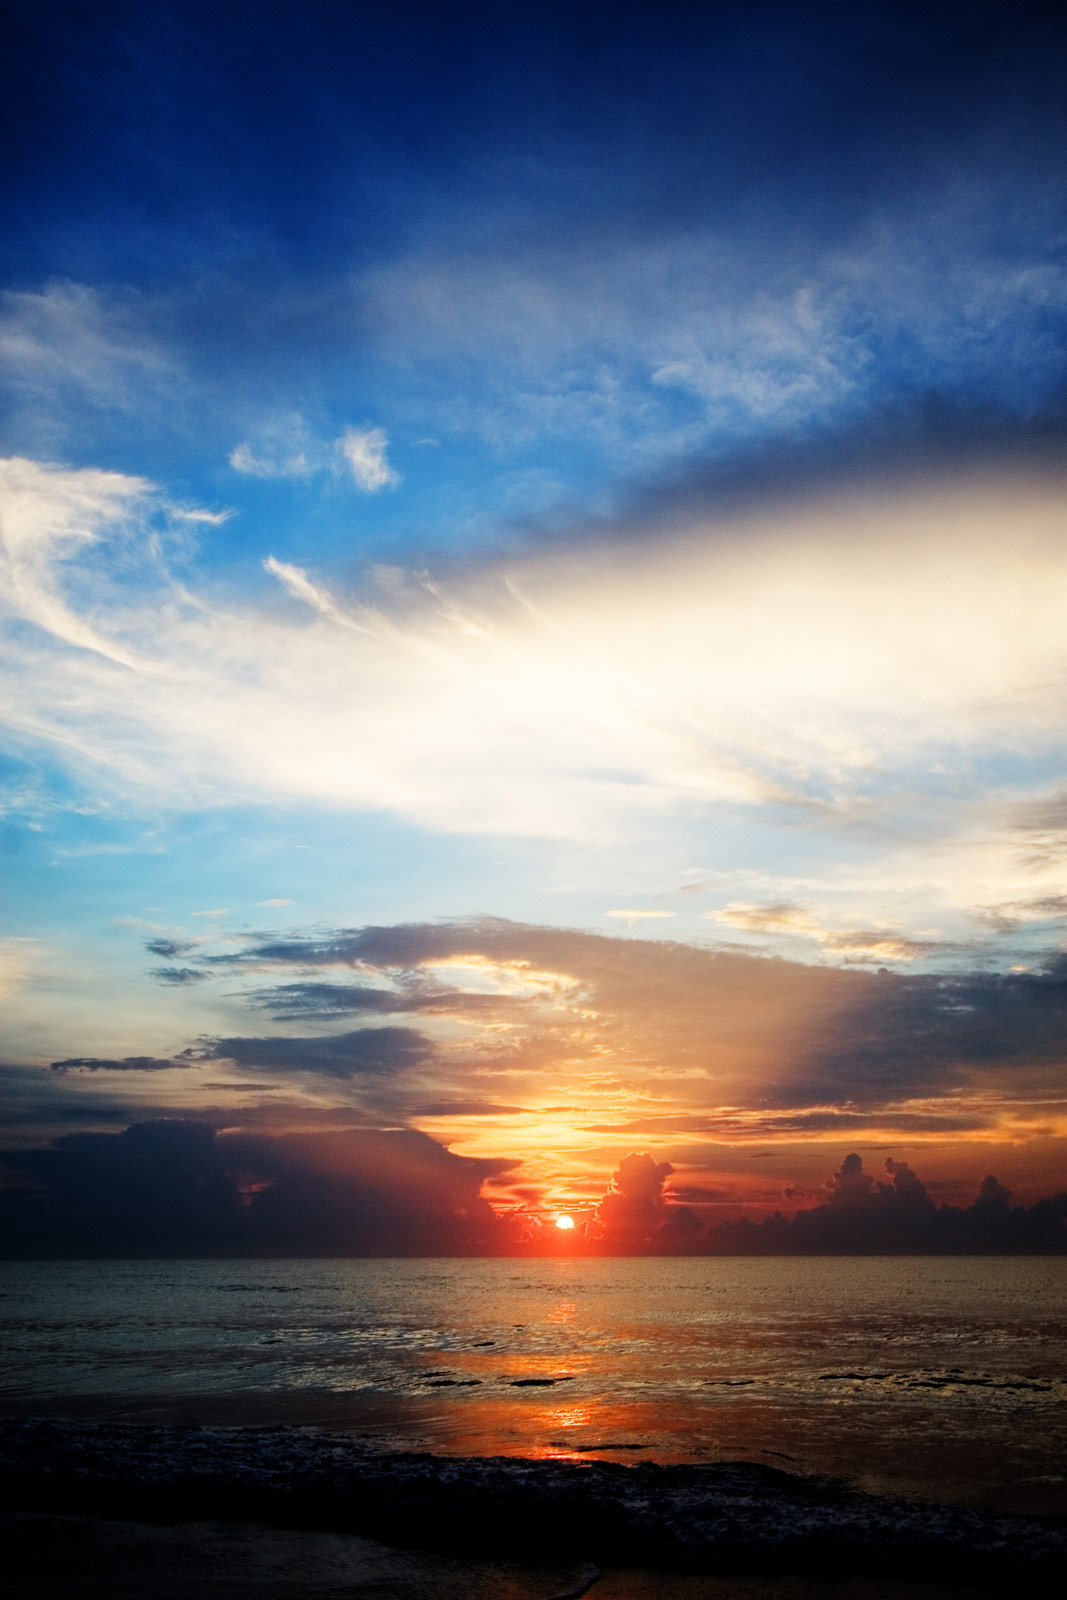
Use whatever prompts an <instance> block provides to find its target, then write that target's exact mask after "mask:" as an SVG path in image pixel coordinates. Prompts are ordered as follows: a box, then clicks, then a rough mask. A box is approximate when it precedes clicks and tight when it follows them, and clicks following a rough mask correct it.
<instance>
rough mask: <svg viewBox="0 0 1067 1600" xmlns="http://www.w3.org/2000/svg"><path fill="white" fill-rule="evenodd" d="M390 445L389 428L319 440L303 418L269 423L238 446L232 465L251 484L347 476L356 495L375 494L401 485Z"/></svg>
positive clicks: (351, 430) (353, 430) (232, 453)
mask: <svg viewBox="0 0 1067 1600" xmlns="http://www.w3.org/2000/svg"><path fill="white" fill-rule="evenodd" d="M388 445H389V440H388V438H387V436H386V433H385V429H384V428H366V429H359V428H346V429H345V430H344V432H343V433H341V434H340V435H339V436H338V437H337V438H336V439H334V440H332V441H329V442H327V441H324V440H321V439H317V438H315V437H314V435H313V434H312V433H311V430H310V429H309V427H308V425H307V423H306V422H305V421H304V418H303V417H301V416H300V415H299V414H294V415H292V416H287V417H282V418H278V419H276V420H274V421H271V422H268V423H265V424H264V425H263V427H262V428H261V429H260V430H259V432H258V434H257V435H256V437H255V438H254V440H251V441H249V440H243V441H242V442H241V443H240V444H237V445H235V446H234V448H233V449H232V450H231V451H230V455H229V462H230V466H231V467H232V468H233V470H234V471H235V472H240V473H243V474H244V475H245V476H247V477H251V478H311V477H313V476H314V475H315V474H316V473H321V472H333V473H342V472H343V473H344V475H345V476H346V477H349V478H351V480H352V482H353V483H354V484H355V485H356V487H357V489H362V490H363V492H364V493H365V494H376V493H377V492H378V491H379V490H380V489H391V488H394V487H395V486H396V485H397V484H398V483H399V482H400V476H399V474H398V473H396V472H394V470H393V468H392V467H391V466H390V465H389V462H388V460H387V458H386V450H387V449H388Z"/></svg>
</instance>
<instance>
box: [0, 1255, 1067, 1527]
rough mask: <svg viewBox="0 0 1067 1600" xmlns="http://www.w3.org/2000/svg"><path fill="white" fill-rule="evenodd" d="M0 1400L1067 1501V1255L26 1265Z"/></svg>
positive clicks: (978, 1496) (3, 1301)
mask: <svg viewBox="0 0 1067 1600" xmlns="http://www.w3.org/2000/svg"><path fill="white" fill-rule="evenodd" d="M0 1342H2V1349H3V1356H2V1365H0V1409H3V1410H4V1411H5V1412H7V1413H8V1414H9V1415H14V1416H29V1415H38V1416H42V1417H65V1418H69V1419H82V1420H96V1421H109V1422H143V1423H160V1424H167V1425H172V1424H183V1423H184V1424H197V1425H211V1426H216V1427H218V1426H222V1427H231V1426H234V1427H236V1426H249V1425H271V1426H285V1427H291V1428H308V1427H311V1428H329V1429H331V1430H340V1431H344V1432H347V1433H351V1434H353V1435H355V1436H357V1437H358V1438H359V1439H360V1440H362V1441H363V1443H364V1444H366V1445H367V1446H369V1447H371V1448H381V1449H382V1450H388V1451H396V1450H413V1451H430V1452H433V1453H435V1454H444V1455H462V1456H496V1455H506V1456H525V1457H532V1458H546V1457H549V1458H556V1459H562V1460H588V1459H600V1460H609V1461H611V1460H614V1461H618V1462H626V1463H629V1464H633V1463H634V1462H637V1461H642V1460H648V1461H657V1462H666V1463H678V1462H684V1463H712V1462H717V1461H723V1460H743V1461H751V1462H761V1463H764V1464H766V1465H776V1466H781V1467H784V1468H786V1469H788V1470H790V1471H795V1472H807V1473H819V1474H830V1475H833V1476H839V1477H841V1476H843V1477H845V1478H847V1479H848V1480H850V1481H851V1482H852V1483H854V1484H855V1485H856V1486H857V1487H860V1488H864V1489H868V1490H872V1491H875V1492H879V1493H883V1494H885V1493H889V1494H893V1495H896V1496H901V1495H903V1496H909V1497H917V1498H920V1499H927V1500H938V1501H954V1502H957V1503H961V1504H966V1505H973V1506H980V1507H986V1508H991V1509H995V1510H1010V1511H1023V1512H1040V1513H1044V1512H1058V1513H1060V1512H1067V1404H1065V1402H1067V1369H1065V1353H1067V1258H1064V1257H1042V1258H1023V1259H1020V1258H989V1257H970V1258H956V1257H953V1258H936V1259H932V1258H899V1257H894V1258H859V1259H856V1258H850V1259H841V1258H826V1257H819V1258H801V1259H797V1258H790V1259H760V1260H746V1259H740V1260H738V1259H729V1260H725V1259H710V1258H672V1259H670V1260H648V1259H596V1260H579V1259H566V1260H560V1259H553V1260H518V1259H508V1260H390V1261H367V1260H357V1261H255V1262H248V1261H133V1262H112V1261H103V1262H89V1261H74V1262H19V1263H9V1264H7V1265H6V1266H5V1269H4V1277H3V1286H2V1292H0Z"/></svg>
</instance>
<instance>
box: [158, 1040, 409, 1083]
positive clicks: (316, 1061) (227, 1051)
mask: <svg viewBox="0 0 1067 1600" xmlns="http://www.w3.org/2000/svg"><path fill="white" fill-rule="evenodd" d="M432 1054H433V1046H432V1044H431V1043H430V1041H429V1040H428V1039H427V1038H426V1037H425V1035H424V1034H421V1033H418V1032H416V1030H415V1029H414V1028H359V1029H357V1030H356V1031H355V1032H353V1033H340V1034H334V1035H332V1036H329V1037H326V1038H312V1039H285V1038H281V1037H275V1038H265V1039H251V1038H250V1039H241V1038H237V1039H211V1040H205V1041H204V1043H203V1044H202V1045H197V1046H194V1047H193V1048H192V1049H191V1050H190V1051H189V1052H188V1059H189V1060H194V1061H232V1062H233V1063H234V1064H235V1065H236V1066H239V1067H244V1068H248V1067H256V1068H258V1069H259V1070H260V1071H262V1072H278V1073H291V1072H297V1073H299V1072H313V1073H320V1074H321V1075H322V1076H324V1077H328V1078H357V1077H362V1076H364V1075H369V1076H375V1075H379V1074H381V1075H389V1074H392V1073H399V1072H404V1071H406V1070H407V1069H408V1068H410V1067H417V1066H421V1065H423V1064H425V1063H426V1062H428V1061H429V1060H430V1058H431V1056H432ZM186 1064H188V1062H186Z"/></svg>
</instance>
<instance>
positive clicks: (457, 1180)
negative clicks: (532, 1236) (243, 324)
mask: <svg viewBox="0 0 1067 1600" xmlns="http://www.w3.org/2000/svg"><path fill="white" fill-rule="evenodd" d="M2 1161H3V1165H4V1167H5V1169H6V1173H7V1180H8V1181H7V1186H6V1187H5V1189H4V1190H3V1191H2V1193H0V1252H2V1253H3V1254H4V1255H6V1256H9V1257H10V1256H12V1255H14V1256H20V1257H34V1256H41V1255H44V1256H53V1257H55V1256H60V1257H65V1256H125V1255H132V1256H144V1255H147V1256H157V1255H160V1256H166V1255H180V1256H198V1255H207V1256H216V1255H223V1256H225V1255H267V1256H274V1255H312V1256H313V1255H394V1254H400V1255H412V1254H414V1255H419V1254H427V1255H433V1254H446V1255H447V1254H455V1253H459V1254H466V1253H483V1252H493V1251H500V1250H502V1249H504V1248H506V1246H507V1244H508V1240H509V1237H510V1235H509V1232H508V1226H507V1224H505V1223H503V1222H501V1221H499V1220H498V1218H497V1217H496V1215H495V1213H494V1212H493V1210H492V1209H491V1207H490V1206H489V1205H488V1203H487V1202H486V1201H485V1200H484V1199H482V1197H481V1186H482V1183H483V1182H484V1181H485V1180H486V1179H487V1178H488V1177H491V1176H494V1175H496V1174H499V1173H501V1172H505V1171H507V1170H508V1168H509V1166H510V1165H512V1163H509V1162H508V1161H507V1160H498V1161H486V1160H474V1159H471V1158H469V1157H463V1156H456V1155H453V1154H452V1153H451V1152H450V1151H448V1150H447V1149H445V1148H444V1146H442V1145H440V1144H438V1143H436V1141H434V1140H433V1139H431V1138H429V1137H428V1136H427V1135H426V1134H422V1133H416V1132H414V1131H412V1130H410V1129H407V1130H398V1131H381V1130H377V1129H374V1130H343V1131H332V1132H326V1133H304V1134H287V1135H282V1136H276V1137H271V1136H268V1135H264V1134H250V1133H245V1134H227V1133H219V1132H217V1131H216V1130H215V1129H214V1128H213V1127H211V1126H210V1125H209V1124H206V1123H204V1122H200V1121H188V1120H186V1121H156V1122H147V1123H139V1124H134V1125H133V1126H132V1127H129V1128H127V1129H126V1130H125V1132H123V1133H115V1134H111V1133H72V1134H67V1135H64V1136H63V1137H62V1138H60V1139H58V1140H57V1141H56V1143H55V1144H54V1145H53V1146H52V1147H51V1148H50V1149H46V1150H33V1151H17V1152H7V1153H5V1154H4V1156H3V1157H2Z"/></svg>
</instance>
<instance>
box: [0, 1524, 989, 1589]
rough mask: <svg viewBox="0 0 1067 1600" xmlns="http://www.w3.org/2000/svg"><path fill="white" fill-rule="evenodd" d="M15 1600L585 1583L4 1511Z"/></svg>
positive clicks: (765, 1580) (614, 1572) (344, 1538)
mask: <svg viewBox="0 0 1067 1600" xmlns="http://www.w3.org/2000/svg"><path fill="white" fill-rule="evenodd" d="M0 1540H2V1543H3V1549H4V1552H5V1562H4V1565H5V1569H6V1573H7V1580H6V1583H9V1584H10V1586H9V1587H7V1593H8V1594H9V1595H10V1596H11V1600H144V1597H146V1596H148V1595H151V1596H152V1597H153V1600H556V1597H558V1596H562V1595H565V1594H567V1593H568V1592H572V1591H573V1590H574V1589H575V1588H576V1587H578V1586H580V1585H581V1584H582V1583H583V1582H584V1581H585V1580H586V1579H587V1578H588V1577H589V1575H590V1573H589V1568H588V1567H586V1566H585V1565H583V1564H582V1563H580V1562H575V1563H571V1564H569V1565H553V1566H535V1565H529V1564H516V1563H512V1562H503V1561H473V1560H469V1559H458V1558H453V1557H449V1556H443V1555H435V1554H432V1553H427V1552H422V1551H414V1550H404V1551H398V1550H394V1549H390V1548H389V1547H388V1546H387V1545H383V1544H378V1543H376V1542H374V1541H373V1540H370V1539H364V1538H359V1537H357V1536H356V1535H354V1534H338V1533H321V1532H306V1531H290V1530H287V1529H277V1528H267V1527H263V1526H261V1525H259V1524H255V1523H220V1522H182V1523H167V1524H163V1525H159V1524H153V1523H137V1522H119V1521H111V1520H105V1519H102V1518H97V1517H73V1516H52V1515H49V1514H47V1513H36V1512H16V1513H8V1514H7V1515H0ZM1000 1592H1003V1593H1008V1592H1009V1590H1008V1589H1007V1588H1005V1589H1003V1590H998V1589H997V1588H995V1587H994V1588H992V1589H990V1588H988V1587H978V1586H975V1585H974V1584H963V1585H958V1586H957V1585H950V1584H945V1583H926V1582H923V1581H921V1580H919V1581H917V1580H900V1581H895V1580H892V1579H878V1578H873V1577H849V1576H833V1577H818V1576H811V1575H806V1576H798V1575H789V1574H785V1575H780V1576H773V1577H733V1576H727V1577H714V1576H703V1575H700V1576H696V1575H682V1574H674V1573H667V1572H651V1571H647V1570H639V1569H631V1568H611V1567H605V1568H603V1569H602V1570H601V1575H600V1577H599V1578H598V1579H596V1581H595V1582H594V1583H593V1585H592V1587H591V1588H590V1589H589V1591H588V1594H589V1597H590V1600H972V1597H973V1600H978V1597H979V1596H984V1597H986V1600H988V1597H989V1595H990V1594H997V1593H1000Z"/></svg>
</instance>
